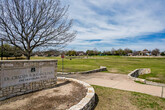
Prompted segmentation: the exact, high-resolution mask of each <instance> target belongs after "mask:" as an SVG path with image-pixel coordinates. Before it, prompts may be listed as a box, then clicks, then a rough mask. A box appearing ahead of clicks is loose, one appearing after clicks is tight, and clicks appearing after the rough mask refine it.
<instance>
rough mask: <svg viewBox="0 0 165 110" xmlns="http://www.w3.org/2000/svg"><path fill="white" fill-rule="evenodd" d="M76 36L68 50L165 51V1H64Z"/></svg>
mask: <svg viewBox="0 0 165 110" xmlns="http://www.w3.org/2000/svg"><path fill="white" fill-rule="evenodd" d="M62 3H64V4H68V5H70V8H69V12H68V13H69V18H72V19H73V20H74V24H73V27H72V30H75V31H77V37H76V39H75V40H74V41H73V42H71V43H70V44H69V45H68V46H67V47H66V49H74V50H84V51H85V50H88V49H94V48H96V49H97V50H100V51H103V50H111V49H112V48H115V49H118V48H122V49H124V48H130V49H133V50H142V49H145V48H147V49H149V50H151V49H155V48H159V49H160V50H161V51H165V0H101V1H99V0H62Z"/></svg>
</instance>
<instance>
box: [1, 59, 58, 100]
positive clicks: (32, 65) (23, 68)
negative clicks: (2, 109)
mask: <svg viewBox="0 0 165 110" xmlns="http://www.w3.org/2000/svg"><path fill="white" fill-rule="evenodd" d="M56 76H57V60H36V61H35V60H29V61H28V60H18V61H15V60H14V61H0V100H4V99H6V98H10V97H13V96H17V95H21V94H25V93H29V92H33V91H38V90H42V89H46V88H52V87H54V86H55V85H56V81H57V77H56Z"/></svg>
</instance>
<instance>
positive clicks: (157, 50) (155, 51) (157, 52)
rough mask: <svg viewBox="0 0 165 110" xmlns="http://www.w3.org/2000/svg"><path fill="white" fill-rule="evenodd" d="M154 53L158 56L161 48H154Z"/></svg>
mask: <svg viewBox="0 0 165 110" xmlns="http://www.w3.org/2000/svg"><path fill="white" fill-rule="evenodd" d="M151 53H152V55H154V56H158V55H160V50H159V49H157V48H156V49H154V50H152V52H151Z"/></svg>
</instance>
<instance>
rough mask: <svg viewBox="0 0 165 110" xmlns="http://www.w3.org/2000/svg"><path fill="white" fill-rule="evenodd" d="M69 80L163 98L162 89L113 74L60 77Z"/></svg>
mask: <svg viewBox="0 0 165 110" xmlns="http://www.w3.org/2000/svg"><path fill="white" fill-rule="evenodd" d="M58 76H63V77H68V78H75V79H78V80H82V81H84V82H87V83H89V84H92V85H99V86H104V87H111V88H116V89H121V90H127V91H135V92H141V93H145V94H149V95H153V96H159V97H161V93H162V87H158V86H152V85H145V84H139V83H136V82H134V81H132V80H131V79H128V77H127V75H123V74H112V73H101V72H100V73H91V74H70V75H58ZM163 97H164V98H165V87H164V91H163Z"/></svg>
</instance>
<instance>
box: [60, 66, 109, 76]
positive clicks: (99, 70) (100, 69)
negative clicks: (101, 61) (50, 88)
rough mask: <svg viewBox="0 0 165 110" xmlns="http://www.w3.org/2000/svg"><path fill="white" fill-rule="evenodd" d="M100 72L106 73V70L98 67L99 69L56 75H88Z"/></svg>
mask: <svg viewBox="0 0 165 110" xmlns="http://www.w3.org/2000/svg"><path fill="white" fill-rule="evenodd" d="M102 71H107V68H106V67H104V66H100V68H99V69H94V70H89V71H82V72H69V73H62V72H57V74H89V73H96V72H102Z"/></svg>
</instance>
